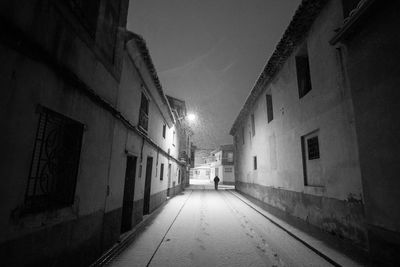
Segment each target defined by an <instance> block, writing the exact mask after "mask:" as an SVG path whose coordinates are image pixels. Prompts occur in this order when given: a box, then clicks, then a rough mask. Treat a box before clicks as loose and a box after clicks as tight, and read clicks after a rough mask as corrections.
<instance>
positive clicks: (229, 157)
mask: <svg viewBox="0 0 400 267" xmlns="http://www.w3.org/2000/svg"><path fill="white" fill-rule="evenodd" d="M228 162H233V152H228Z"/></svg>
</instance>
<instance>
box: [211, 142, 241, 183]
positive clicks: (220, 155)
mask: <svg viewBox="0 0 400 267" xmlns="http://www.w3.org/2000/svg"><path fill="white" fill-rule="evenodd" d="M211 154H212V155H213V157H214V161H213V162H211V163H210V171H211V173H210V176H211V177H210V178H211V180H212V179H214V177H215V176H218V178H219V179H220V183H222V184H227V185H234V184H235V173H234V169H235V162H234V148H233V145H221V146H220V147H219V149H217V150H214V151H212V152H211Z"/></svg>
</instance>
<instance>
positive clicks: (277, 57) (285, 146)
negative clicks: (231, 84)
mask: <svg viewBox="0 0 400 267" xmlns="http://www.w3.org/2000/svg"><path fill="white" fill-rule="evenodd" d="M399 10H400V3H399V1H389V2H386V1H374V0H361V1H347V0H346V1H345V0H343V1H333V0H323V1H319V0H304V1H302V3H301V5H300V7H299V8H298V10H297V12H296V14H295V16H294V17H293V19H292V21H291V23H290V25H289V27H288V28H287V30H286V31H285V34H284V35H283V37H282V39H281V40H280V42H279V44H278V45H277V47H276V50H275V52H274V53H273V54H272V56H271V58H270V59H269V61H268V62H267V64H266V66H265V68H264V70H263V71H262V73H261V75H260V76H259V78H258V80H257V82H256V84H255V86H254V88H253V89H252V91H251V93H250V95H249V97H248V98H247V100H246V102H245V104H244V106H243V108H242V110H241V111H240V114H239V116H238V117H237V118H236V120H235V122H234V124H233V126H232V129H231V131H230V133H231V135H233V137H234V145H235V151H236V153H235V155H236V162H235V166H236V168H235V177H236V189H237V190H239V191H241V192H243V193H245V194H248V195H251V196H253V197H255V198H257V199H259V200H261V201H263V202H265V203H266V204H268V205H270V206H271V207H275V208H277V209H281V210H283V211H285V212H286V213H288V214H290V215H292V216H295V217H298V218H301V219H303V220H304V221H306V222H308V223H310V224H313V225H315V226H317V227H320V228H321V229H323V230H325V231H327V232H329V233H332V234H334V235H336V236H338V237H340V238H345V239H348V240H351V241H352V242H353V244H355V245H357V246H359V247H361V248H364V249H365V250H368V251H369V252H370V253H371V255H373V256H374V259H375V260H377V261H378V262H379V261H386V262H389V263H390V264H393V263H395V262H396V261H399V258H400V257H399V255H400V254H399V252H400V242H399V240H400V209H399V206H398V203H399V202H400V196H399V194H398V188H399V187H400V180H399V179H398V175H399V173H400V163H399V158H400V157H399V155H398V152H399V151H400V142H399V141H398V133H399V132H400V121H399V120H398V118H397V117H398V116H397V114H399V111H400V110H399V106H400V105H399V100H398V98H399V97H398V96H399V93H398V89H399V88H400V75H399V73H400V67H399V64H398V59H399V58H400V54H399V49H398V47H400V35H399V31H398V29H397V28H398V25H400V18H399V16H398V11H399ZM382 265H386V264H382Z"/></svg>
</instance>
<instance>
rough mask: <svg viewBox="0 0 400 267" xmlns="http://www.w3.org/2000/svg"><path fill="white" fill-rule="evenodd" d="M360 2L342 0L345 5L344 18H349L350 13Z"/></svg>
mask: <svg viewBox="0 0 400 267" xmlns="http://www.w3.org/2000/svg"><path fill="white" fill-rule="evenodd" d="M359 2H360V0H342V5H343V17H344V18H347V17H348V16H349V15H350V12H351V11H352V10H353V9H355V8H356V7H357V5H358V3H359Z"/></svg>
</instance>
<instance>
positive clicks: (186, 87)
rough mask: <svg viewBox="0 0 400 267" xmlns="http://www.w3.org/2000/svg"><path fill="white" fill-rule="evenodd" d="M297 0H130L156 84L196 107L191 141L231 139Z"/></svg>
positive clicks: (132, 23)
mask: <svg viewBox="0 0 400 267" xmlns="http://www.w3.org/2000/svg"><path fill="white" fill-rule="evenodd" d="M299 4H300V0H131V1H130V6H129V15H128V29H129V30H131V31H133V32H135V33H138V34H140V35H142V36H143V37H144V39H145V40H146V43H147V46H148V48H149V50H150V54H151V57H152V59H153V63H154V65H155V67H156V70H157V72H158V76H159V78H160V80H161V84H162V86H163V89H164V92H165V93H166V94H168V95H171V96H174V97H177V98H180V99H182V100H185V101H186V105H187V108H188V111H189V112H193V113H195V114H196V115H197V121H196V122H195V123H193V125H192V128H193V129H194V131H195V138H194V143H195V144H196V145H199V146H200V147H203V148H213V147H216V146H218V145H220V144H229V143H232V137H231V136H230V135H229V130H230V128H231V126H232V124H233V122H234V120H235V118H236V116H237V115H238V113H239V111H240V109H241V107H242V105H243V104H244V101H245V100H246V97H247V96H248V94H249V93H250V90H251V89H252V87H253V85H254V83H255V81H256V79H257V78H258V76H259V74H260V72H261V70H262V68H263V67H264V65H265V64H266V62H267V60H268V59H269V57H270V55H271V54H272V53H273V51H274V49H275V46H276V44H277V42H278V41H279V39H280V37H281V36H282V34H283V32H284V30H285V29H286V27H287V25H288V24H289V22H290V20H291V18H292V16H293V14H294V12H295V10H296V8H297V6H298V5H299Z"/></svg>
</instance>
